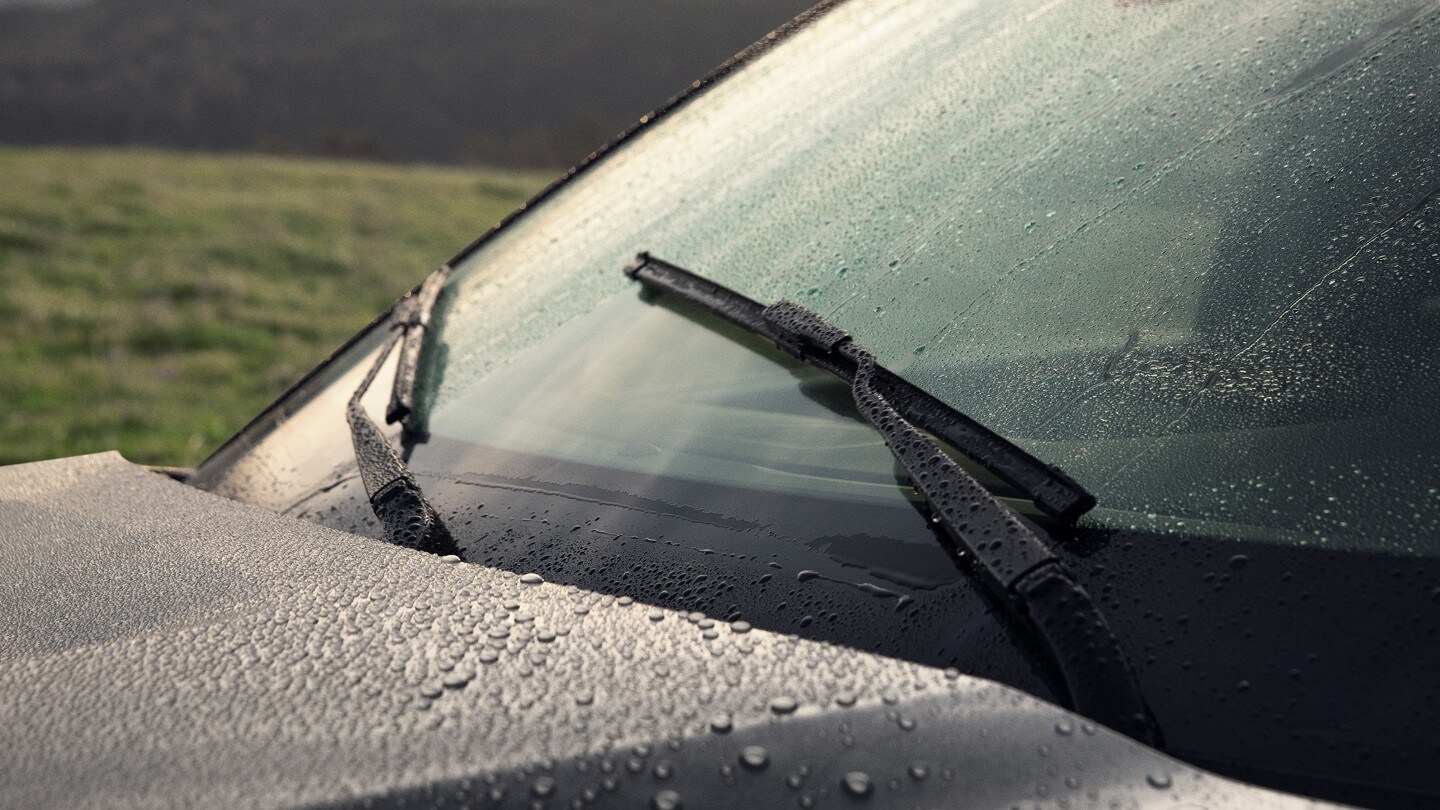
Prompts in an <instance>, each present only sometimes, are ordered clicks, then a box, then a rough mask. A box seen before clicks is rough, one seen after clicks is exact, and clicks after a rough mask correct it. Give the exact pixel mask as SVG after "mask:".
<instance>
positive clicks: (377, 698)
mask: <svg viewBox="0 0 1440 810" xmlns="http://www.w3.org/2000/svg"><path fill="white" fill-rule="evenodd" d="M0 560H3V562H0V773H3V774H4V778H3V780H0V804H3V805H5V806H14V807H21V806H24V807H82V806H107V807H110V806H136V805H144V806H159V805H184V806H198V805H209V806H216V805H219V806H252V805H253V806H277V805H286V806H290V805H317V804H322V805H323V804H350V803H356V804H359V803H366V804H370V805H372V806H373V805H411V806H431V805H446V806H459V805H465V806H490V805H491V804H492V803H493V804H499V805H506V806H518V807H528V806H533V805H538V806H548V807H572V806H580V805H583V806H597V807H615V806H624V807H647V806H651V807H679V806H684V807H689V808H698V807H740V806H746V807H772V806H786V807H793V806H800V807H808V806H851V805H865V806H872V807H1010V806H1014V805H1023V806H1025V807H1032V806H1056V807H1061V806H1063V807H1082V806H1102V807H1151V806H1153V807H1170V808H1174V807H1207V808H1216V807H1231V806H1233V807H1246V808H1256V807H1292V806H1305V805H1308V804H1309V802H1308V801H1306V800H1303V799H1299V798H1296V797H1290V796H1285V795H1281V794H1278V793H1274V792H1270V791H1265V790H1261V789H1258V788H1253V787H1249V786H1246V785H1242V784H1239V783H1236V782H1233V781H1229V780H1226V779H1223V778H1220V777H1217V776H1214V775H1211V774H1208V773H1204V772H1202V771H1199V770H1196V769H1194V768H1191V767H1189V766H1187V765H1184V764H1181V763H1179V762H1176V761H1175V760H1172V759H1170V758H1168V757H1166V756H1164V755H1163V754H1160V753H1158V752H1156V751H1153V750H1150V749H1148V748H1146V747H1144V746H1141V745H1139V744H1137V743H1135V742H1132V741H1130V740H1128V739H1127V738H1124V737H1121V736H1119V735H1117V734H1115V733H1112V732H1110V731H1108V730H1106V729H1104V728H1096V727H1095V726H1093V725H1092V724H1090V723H1088V722H1087V721H1084V720H1082V718H1079V717H1077V716H1075V715H1072V714H1070V713H1068V712H1066V711H1064V710H1063V709H1060V708H1058V707H1055V706H1052V705H1050V704H1047V703H1044V702H1041V701H1039V700H1036V699H1034V698H1031V697H1029V696H1027V695H1025V694H1023V693H1020V692H1017V691H1015V690H1013V689H1009V688H1007V687H1004V686H1001V685H998V684H995V683H992V682H988V681H983V680H980V679H976V678H971V677H967V676H964V675H960V674H958V673H955V672H942V671H940V670H936V669H932V668H928V667H923V666H919V665H916V664H911V663H907V662H903V661H898V660H893V659H888V658H882V657H879V656H875V655H870V654H867V653H864V652H861V651H857V650H853V649H847V648H842V647H837V646H832V645H827V644H822V643H815V642H810V641H804V640H800V639H796V638H793V637H787V636H783V635H778V634H774V633H769V632H764V631H761V630H752V629H749V628H747V627H746V626H744V625H743V624H736V625H730V624H727V623H723V622H713V623H712V621H711V620H709V619H706V618H704V617H702V616H699V615H697V614H691V615H689V616H687V615H685V614H680V613H675V612H672V611H666V610H659V609H654V608H651V607H648V606H646V605H642V604H638V603H633V602H631V600H628V599H625V598H617V597H615V596H611V595H603V594H598V593H592V592H588V591H583V590H579V589H577V588H573V587H561V586H557V585H553V584H549V583H543V582H539V581H538V578H537V577H535V576H533V575H531V576H519V575H516V574H514V573H510V572H506V571H501V570H496V569H489V568H483V567H478V566H474V565H467V564H464V563H453V562H451V563H447V562H445V561H443V560H441V559H439V558H437V557H434V556H431V555H427V554H423V553H420V552H414V551H409V550H405V549H401V548H397V547H392V546H389V545H386V544H384V543H380V542H377V541H374V540H370V539H367V538H362V537H358V536H354V535H349V534H344V533H342V532H337V531H333V530H331V529H327V528H324V527H321V526H318V525H315V524H311V523H307V522H302V521H298V520H294V519H290V518H286V517H282V516H279V515H276V514H273V513H270V512H267V511H264V510H262V509H258V508H255V507H250V506H245V505H242V504H238V503H234V502H231V501H228V500H224V499H222V498H219V497H216V496H213V495H209V494H207V493H204V492H200V491H198V490H195V489H192V488H189V487H186V486H184V485H182V484H179V483H176V482H174V481H172V480H169V479H168V478H165V477H163V476H160V475H157V474H155V473H152V472H150V471H148V470H145V469H144V468H141V467H137V466H135V465H132V464H129V463H127V462H126V461H124V460H123V459H122V458H121V457H120V456H119V455H117V454H114V453H107V454H102V455H95V456H83V457H77V458H71V459H63V460H58V461H49V462H41V463H35V464H24V465H17V466H13V467H6V468H0ZM577 803H578V804H577Z"/></svg>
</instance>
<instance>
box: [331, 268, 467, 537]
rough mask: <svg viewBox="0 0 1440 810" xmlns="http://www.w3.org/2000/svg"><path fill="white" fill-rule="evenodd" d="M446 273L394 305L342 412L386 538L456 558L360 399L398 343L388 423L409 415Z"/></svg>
mask: <svg viewBox="0 0 1440 810" xmlns="http://www.w3.org/2000/svg"><path fill="white" fill-rule="evenodd" d="M449 271H450V268H449V266H448V265H447V266H445V267H441V268H440V269H439V270H437V271H436V272H434V273H431V274H430V275H429V276H428V277H426V279H425V281H424V282H423V283H422V284H421V285H420V289H419V291H418V292H416V293H415V294H414V295H412V296H410V297H409V298H407V299H406V300H404V301H402V302H401V303H400V304H399V305H397V307H396V309H395V312H394V316H393V322H392V324H391V330H392V331H391V333H390V337H388V338H386V340H385V345H384V346H383V347H382V348H381V349H380V356H379V357H377V358H375V364H374V365H373V366H371V367H370V371H369V372H367V373H366V375H365V379H364V380H363V381H361V383H360V386H359V387H358V388H356V389H355V393H354V394H352V395H351V396H350V403H349V405H348V406H347V407H346V411H345V415H346V419H347V420H348V421H349V423H350V440H351V442H352V443H353V444H354V445H355V460H356V462H357V464H358V465H359V467H360V480H361V481H362V482H363V483H364V485H365V494H366V495H368V496H369V498H370V508H371V509H373V510H375V516H376V517H377V518H379V519H380V524H381V527H382V529H383V530H384V532H385V539H386V540H387V541H389V542H391V543H394V544H396V545H399V546H407V547H409V548H414V549H419V550H421V551H429V552H433V553H435V554H458V553H459V549H458V547H457V546H456V545H455V541H454V539H453V538H451V536H450V532H449V531H448V530H447V529H446V528H445V524H444V523H443V522H442V521H441V520H440V515H439V513H438V512H436V511H435V509H434V507H432V506H431V505H430V502H429V501H427V500H426V499H425V494H424V493H423V492H421V491H420V485H419V484H417V483H416V482H415V476H414V475H413V474H412V473H411V472H410V469H409V468H408V467H407V466H405V462H404V461H402V460H401V459H400V455H399V454H398V453H396V452H395V448H394V447H392V446H391V445H390V442H389V441H387V440H386V438H385V434H384V433H382V432H381V431H380V427H379V426H378V425H376V424H375V422H374V421H373V420H371V419H370V415H369V414H367V413H366V412H365V407H364V406H363V405H362V404H361V402H360V400H361V399H362V398H364V396H365V392H367V391H369V390H370V384H371V383H373V382H374V381H375V376H376V375H377V374H379V373H380V369H381V367H382V366H384V365H385V360H386V359H387V358H389V357H390V352H391V351H393V350H394V348H395V345H396V344H397V343H398V344H400V359H399V365H398V366H397V367H396V369H395V382H394V384H393V387H392V388H391V391H390V406H389V408H388V409H387V414H386V421H387V422H396V421H399V420H400V419H403V418H405V417H406V416H408V415H409V414H410V413H412V412H413V409H414V402H415V400H414V397H415V378H416V368H417V366H418V363H419V358H420V349H421V347H422V344H423V341H424V336H425V332H426V329H427V327H428V325H429V321H430V312H431V309H432V308H433V307H434V305H435V299H436V297H437V296H438V295H439V294H440V289H441V288H442V287H443V286H444V285H445V279H446V278H447V277H448V275H449Z"/></svg>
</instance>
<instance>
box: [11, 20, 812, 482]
mask: <svg viewBox="0 0 1440 810" xmlns="http://www.w3.org/2000/svg"><path fill="white" fill-rule="evenodd" d="M810 4H811V2H810V0H246V2H239V1H238V0H0V403H3V408H0V464H8V463H16V462H22V461H30V460H37V459H44V458H54V457H58V456H65V455H74V454H77V453H87V452H96V451H100V450H109V449H118V450H120V451H121V452H122V453H123V454H124V455H125V456H126V457H127V458H129V459H130V460H132V461H135V462H140V463H149V464H170V465H181V466H184V465H191V464H194V463H196V462H197V461H199V460H200V459H202V458H204V457H205V456H206V455H207V454H208V453H209V452H210V451H211V450H213V449H214V448H215V447H217V446H218V445H219V443H220V442H222V441H223V440H224V439H226V438H227V437H229V436H230V435H231V434H232V433H234V432H235V431H236V430H238V429H239V428H240V427H241V426H242V425H244V423H245V422H246V421H248V420H249V419H250V417H252V416H254V415H255V414H256V413H258V412H259V411H260V410H261V409H262V408H263V407H264V406H265V405H267V404H268V403H269V402H270V401H272V400H273V399H274V398H275V397H276V396H277V395H278V394H279V393H280V392H282V391H283V390H284V389H285V388H286V387H288V386H289V385H290V384H291V383H293V382H294V381H295V380H296V379H298V378H299V377H300V376H301V375H302V374H304V373H305V372H306V371H307V370H309V369H310V368H311V367H312V366H314V365H315V364H316V363H318V362H319V361H320V360H321V359H323V358H324V357H325V356H326V355H327V354H328V353H329V352H330V351H331V350H333V349H334V348H336V347H337V346H338V345H339V344H340V343H341V342H342V341H343V340H344V339H345V338H347V337H348V336H349V335H351V334H353V333H354V332H356V331H357V330H359V329H360V328H361V327H362V326H364V325H365V324H366V323H367V322H369V321H370V319H371V318H373V317H374V316H375V315H376V314H377V313H378V312H379V311H380V310H381V309H383V308H384V307H386V306H387V305H388V304H389V303H390V302H391V301H393V300H394V299H395V298H396V297H398V296H399V295H401V294H402V293H403V292H404V291H405V290H406V289H408V288H409V287H411V286H412V285H413V284H414V283H415V282H417V281H418V280H419V279H420V278H421V277H423V276H424V274H425V273H426V272H428V271H429V270H431V269H432V268H434V267H435V266H437V265H438V264H439V263H441V262H443V261H445V260H446V259H448V258H449V257H450V256H452V255H453V254H454V253H455V252H456V251H458V250H459V249H460V248H461V247H463V246H464V245H465V244H467V243H468V242H469V241H471V240H472V239H473V238H474V237H475V236H477V235H479V234H480V233H481V232H482V231H484V230H486V229H487V228H488V227H489V226H490V225H491V224H493V223H494V222H495V221H496V220H498V219H499V218H501V217H502V216H504V215H505V214H506V213H508V212H509V211H510V210H512V209H513V208H514V207H515V206H516V205H518V204H519V203H520V202H522V201H523V200H524V199H525V198H526V197H528V196H530V195H531V194H533V193H534V192H536V191H538V190H539V189H540V188H542V187H543V186H544V185H545V184H547V183H548V182H550V181H551V180H553V179H554V178H555V177H557V176H558V175H559V174H560V172H561V171H563V170H564V169H565V168H567V167H569V166H572V165H574V164H576V163H578V162H580V161H581V160H583V158H584V157H585V155H586V154H588V153H589V152H591V151H592V150H594V149H595V148H596V147H598V146H600V145H601V144H603V143H605V142H607V141H608V140H610V139H611V138H612V137H613V136H614V135H615V134H616V133H617V132H619V131H620V130H622V129H624V128H625V127H627V126H628V125H629V124H630V123H631V122H633V121H634V120H636V119H638V118H639V117H640V116H641V115H644V114H645V113H647V112H649V111H651V110H653V109H655V108H656V107H658V106H659V105H660V104H662V103H663V102H664V101H665V100H666V99H667V98H669V97H670V96H672V95H674V94H675V93H677V92H679V91H681V90H682V89H684V88H685V87H686V86H687V85H688V84H689V83H690V82H691V81H693V80H694V79H697V78H700V77H701V76H703V75H705V74H706V73H708V72H709V71H710V70H711V69H712V68H714V67H715V66H717V65H718V64H720V63H721V62H723V61H724V60H725V59H727V58H728V57H730V56H731V55H732V54H734V53H735V52H736V51H738V50H740V49H742V48H744V47H745V46H746V45H748V44H750V43H751V42H753V41H755V40H757V39H759V38H761V37H762V36H764V35H765V34H766V33H767V32H768V31H770V30H773V29H774V28H776V27H777V26H779V25H781V24H783V23H784V22H785V21H787V20H789V19H790V18H792V17H794V16H795V15H796V14H798V13H800V12H801V11H804V10H805V9H806V8H807V7H808V6H809V5H810Z"/></svg>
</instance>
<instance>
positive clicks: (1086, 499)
mask: <svg viewBox="0 0 1440 810" xmlns="http://www.w3.org/2000/svg"><path fill="white" fill-rule="evenodd" d="M625 275H627V276H629V277H630V278H633V279H636V280H638V281H640V282H641V283H642V284H644V285H645V286H646V287H648V288H650V289H653V290H661V291H664V292H668V293H673V294H675V295H678V296H680V297H682V298H685V299H686V300H688V301H690V302H692V303H695V304H698V305H700V306H702V307H704V308H705V309H707V310H709V311H710V312H713V313H714V314H716V315H719V316H720V317H722V318H724V319H725V320H727V321H730V322H731V323H734V324H736V325H737V326H739V327H741V328H742V329H744V330H746V331H747V332H751V333H753V334H756V335H760V336H761V337H764V338H766V339H768V340H770V341H771V342H773V343H774V344H775V345H776V346H778V347H779V348H780V349H781V350H782V351H784V352H786V353H787V354H790V355H792V356H794V357H797V358H800V359H802V360H805V361H806V362H808V363H810V364H812V365H814V366H816V367H817V368H820V369H823V370H825V371H828V372H829V373H831V374H833V375H834V376H836V377H838V378H840V379H841V380H843V381H845V382H846V383H850V384H854V382H855V373H856V366H855V363H854V361H852V360H850V359H848V358H846V357H843V356H837V355H833V354H827V353H816V352H814V351H808V352H807V349H806V347H805V346H804V345H800V344H797V342H796V341H795V340H794V339H793V337H792V336H790V335H786V334H784V333H783V332H781V331H779V330H777V329H776V328H775V326H774V325H773V324H771V323H770V322H769V321H767V320H766V318H765V314H764V313H765V306H764V305H763V304H760V303H759V302H757V301H754V300H752V299H750V298H747V297H745V296H743V295H741V294H740V293H738V292H735V291H734V290H731V289H729V288H727V287H722V286H721V285H719V284H716V283H715V282H713V281H710V280H709V279H706V278H703V277H701V276H698V275H696V274H694V273H692V272H690V271H689V270H686V269H684V268H682V267H677V266H676V265H673V264H670V263H669V262H667V261H664V260H662V259H657V258H655V257H653V256H651V255H649V254H648V253H641V254H640V255H639V256H637V257H636V258H635V261H633V262H631V263H630V265H629V266H628V267H626V268H625ZM874 386H875V389H876V390H877V391H880V392H881V393H883V394H884V396H885V398H886V399H887V400H889V402H890V403H891V404H892V405H894V406H895V409H896V410H897V411H899V412H900V413H901V414H902V415H904V417H905V418H906V419H907V420H909V421H911V422H913V423H914V424H916V425H918V426H919V427H921V428H923V429H924V430H926V431H929V432H930V433H932V434H934V435H936V436H939V437H940V438H942V439H944V440H945V442H946V443H947V444H949V445H950V446H951V447H954V448H955V449H957V450H959V451H960V452H961V453H963V454H964V455H965V456H967V457H968V458H971V459H973V460H975V461H976V462H977V463H979V464H980V465H981V466H983V467H984V468H985V469H987V470H989V471H990V472H992V473H994V474H995V475H996V476H997V477H999V478H1000V479H1001V480H1003V481H1005V482H1006V483H1007V484H1009V485H1010V486H1012V487H1014V488H1015V489H1017V490H1019V491H1020V492H1023V493H1024V494H1025V495H1026V497H1028V498H1029V499H1030V500H1031V501H1033V502H1034V503H1035V505H1036V506H1037V507H1039V508H1040V509H1041V510H1042V511H1044V512H1045V513H1046V514H1048V515H1051V516H1052V517H1055V518H1057V519H1059V520H1063V521H1066V522H1074V521H1075V520H1076V519H1077V518H1079V517H1080V516H1081V515H1083V514H1085V513H1086V512H1088V511H1090V510H1091V509H1092V508H1094V506H1095V496H1094V495H1091V494H1090V493H1089V492H1087V491H1086V490H1085V488H1084V487H1082V486H1080V484H1079V483H1077V482H1076V481H1075V479H1073V478H1071V477H1070V476H1069V475H1067V474H1066V473H1065V471H1063V470H1061V469H1060V468H1059V467H1056V466H1054V465H1050V464H1046V463H1045V462H1043V461H1041V460H1040V459H1037V458H1035V457H1034V456H1032V455H1030V454H1029V453H1027V452H1026V451H1025V450H1024V449H1023V448H1021V447H1020V446H1019V445H1016V444H1015V443H1014V442H1011V441H1010V440H1009V439H1006V438H1004V437H1003V436H1000V435H999V434H997V433H995V432H994V431H993V430H990V429H989V428H987V427H985V426H984V425H982V424H980V423H979V422H976V421H975V420H974V419H971V418H970V417H968V416H966V415H965V414H962V413H960V412H958V411H956V410H955V409H954V408H952V407H950V406H949V405H946V404H945V403H944V402H943V401H941V400H940V399H938V398H936V397H935V396H933V395H931V394H929V393H927V392H926V391H924V390H923V389H921V388H918V387H916V386H915V385H913V384H911V383H910V382H909V381H907V380H906V379H904V378H903V377H900V376H899V375H897V374H895V373H894V372H892V371H890V370H888V369H886V368H885V367H883V366H876V367H875V378H874Z"/></svg>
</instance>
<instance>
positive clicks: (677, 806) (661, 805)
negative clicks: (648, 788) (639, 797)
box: [650, 790, 685, 810]
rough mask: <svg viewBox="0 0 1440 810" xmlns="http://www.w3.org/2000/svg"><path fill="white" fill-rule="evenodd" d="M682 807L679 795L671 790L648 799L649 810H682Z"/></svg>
mask: <svg viewBox="0 0 1440 810" xmlns="http://www.w3.org/2000/svg"><path fill="white" fill-rule="evenodd" d="M684 806H685V803H684V802H683V801H681V800H680V794H679V793H676V792H675V791H673V790H662V791H660V792H659V793H656V794H655V795H654V796H651V797H650V807H651V810H682V808H684Z"/></svg>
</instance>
